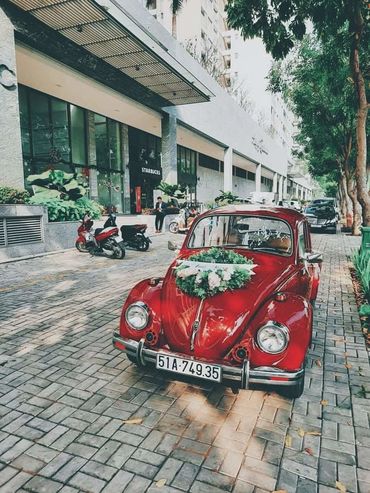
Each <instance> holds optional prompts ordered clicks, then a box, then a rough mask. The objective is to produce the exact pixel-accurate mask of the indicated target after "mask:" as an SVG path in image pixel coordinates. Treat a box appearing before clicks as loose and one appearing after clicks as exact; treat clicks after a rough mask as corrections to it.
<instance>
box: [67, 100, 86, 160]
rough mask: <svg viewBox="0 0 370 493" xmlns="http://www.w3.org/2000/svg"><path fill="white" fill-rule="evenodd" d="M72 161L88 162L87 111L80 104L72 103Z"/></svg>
mask: <svg viewBox="0 0 370 493" xmlns="http://www.w3.org/2000/svg"><path fill="white" fill-rule="evenodd" d="M70 115H71V147H72V162H73V163H76V164H85V163H86V136H85V112H84V110H83V109H82V108H79V107H78V106H74V105H73V104H71V105H70Z"/></svg>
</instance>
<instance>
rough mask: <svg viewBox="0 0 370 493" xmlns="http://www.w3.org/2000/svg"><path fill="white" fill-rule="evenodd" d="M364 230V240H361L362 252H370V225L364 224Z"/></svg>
mask: <svg viewBox="0 0 370 493" xmlns="http://www.w3.org/2000/svg"><path fill="white" fill-rule="evenodd" d="M361 231H362V242H361V248H360V250H361V252H369V253H370V226H363V227H362V228H361Z"/></svg>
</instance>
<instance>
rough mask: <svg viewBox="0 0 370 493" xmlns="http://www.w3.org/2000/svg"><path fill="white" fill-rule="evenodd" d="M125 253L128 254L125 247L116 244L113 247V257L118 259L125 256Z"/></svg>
mask: <svg viewBox="0 0 370 493" xmlns="http://www.w3.org/2000/svg"><path fill="white" fill-rule="evenodd" d="M125 255H126V252H125V249H124V248H123V247H121V246H120V245H115V246H114V247H113V258H117V259H120V260H121V259H123V258H125Z"/></svg>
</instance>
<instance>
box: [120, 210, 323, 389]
mask: <svg viewBox="0 0 370 493" xmlns="http://www.w3.org/2000/svg"><path fill="white" fill-rule="evenodd" d="M169 248H170V249H174V248H175V247H174V245H173V244H172V243H171V242H170V244H169ZM321 261H322V256H321V255H320V254H319V253H314V252H313V251H312V247H311V239H310V232H309V226H308V223H307V220H306V218H305V217H304V216H303V215H302V214H300V213H299V212H297V211H294V210H291V209H286V208H278V207H276V208H268V207H257V206H250V205H249V206H248V205H235V206H234V205H230V206H226V207H222V208H219V209H214V210H212V211H208V212H206V213H204V214H202V215H201V216H199V217H198V218H197V219H196V221H194V223H193V225H192V227H191V229H190V231H189V233H188V234H187V236H186V239H185V241H184V244H183V246H182V247H181V249H180V251H179V253H178V255H177V257H176V259H175V260H174V261H173V262H172V264H171V265H170V267H169V269H168V271H167V274H166V276H165V277H164V278H151V279H146V280H144V281H141V282H140V283H139V284H137V285H136V286H135V287H134V288H133V289H132V291H131V293H130V295H129V296H128V298H127V300H126V302H125V304H124V307H123V310H122V315H121V321H120V330H119V333H118V332H116V333H114V336H113V344H114V346H115V347H116V348H117V349H120V350H121V351H124V352H126V354H127V356H128V358H129V359H130V360H131V361H133V362H134V363H136V364H137V365H140V366H147V365H148V366H149V365H153V366H154V367H156V368H157V369H158V370H162V371H166V372H171V373H172V375H173V376H176V375H179V374H181V375H189V376H191V377H193V378H199V379H202V380H210V381H213V382H219V383H222V384H224V385H227V386H230V387H231V388H232V389H233V390H236V389H238V388H242V389H247V388H250V387H252V386H256V385H268V386H271V387H273V388H274V389H276V390H277V391H278V392H280V393H283V394H285V395H287V396H289V397H299V396H300V395H301V394H302V392H303V389H304V374H305V357H306V353H307V350H308V348H309V346H310V343H311V337H312V312H313V304H314V301H315V299H316V296H317V290H318V285H319V274H320V267H321Z"/></svg>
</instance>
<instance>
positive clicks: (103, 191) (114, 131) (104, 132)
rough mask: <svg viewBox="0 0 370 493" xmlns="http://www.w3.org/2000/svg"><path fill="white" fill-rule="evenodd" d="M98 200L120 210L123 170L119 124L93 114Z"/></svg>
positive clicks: (115, 209) (117, 210)
mask: <svg viewBox="0 0 370 493" xmlns="http://www.w3.org/2000/svg"><path fill="white" fill-rule="evenodd" d="M94 122H95V143H96V165H97V169H98V196H99V201H100V202H101V203H102V204H103V205H104V206H106V207H107V208H108V207H113V208H114V211H116V212H122V202H123V200H122V199H123V193H122V190H123V170H122V145H121V125H120V124H119V123H118V122H116V121H114V120H111V119H110V118H107V117H105V116H102V115H97V114H95V115H94Z"/></svg>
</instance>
